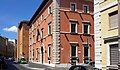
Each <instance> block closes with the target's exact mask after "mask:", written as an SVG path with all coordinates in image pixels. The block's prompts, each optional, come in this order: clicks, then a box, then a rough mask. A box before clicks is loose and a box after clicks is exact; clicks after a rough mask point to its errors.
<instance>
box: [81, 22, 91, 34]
mask: <svg viewBox="0 0 120 70" xmlns="http://www.w3.org/2000/svg"><path fill="white" fill-rule="evenodd" d="M84 25H88V33H87V34H90V24H88V23H83V25H82V26H83V27H82V33H83V34H86V33H84Z"/></svg>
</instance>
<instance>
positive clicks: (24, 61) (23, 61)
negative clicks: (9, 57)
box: [18, 58, 27, 64]
mask: <svg viewBox="0 0 120 70" xmlns="http://www.w3.org/2000/svg"><path fill="white" fill-rule="evenodd" d="M18 63H20V64H26V63H27V61H26V59H25V58H21V59H20V60H18Z"/></svg>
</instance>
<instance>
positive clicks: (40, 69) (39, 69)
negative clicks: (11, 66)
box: [20, 64, 45, 70]
mask: <svg viewBox="0 0 120 70" xmlns="http://www.w3.org/2000/svg"><path fill="white" fill-rule="evenodd" d="M20 65H21V66H24V67H26V68H28V69H33V70H45V68H33V67H29V66H28V64H20Z"/></svg>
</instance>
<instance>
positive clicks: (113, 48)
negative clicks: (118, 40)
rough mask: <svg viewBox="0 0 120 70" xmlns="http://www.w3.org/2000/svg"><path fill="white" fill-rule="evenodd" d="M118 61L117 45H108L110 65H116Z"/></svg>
mask: <svg viewBox="0 0 120 70" xmlns="http://www.w3.org/2000/svg"><path fill="white" fill-rule="evenodd" d="M118 60H119V51H118V44H112V45H110V65H117V64H118Z"/></svg>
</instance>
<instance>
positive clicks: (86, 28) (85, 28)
mask: <svg viewBox="0 0 120 70" xmlns="http://www.w3.org/2000/svg"><path fill="white" fill-rule="evenodd" d="M83 33H84V34H89V33H90V24H88V23H83Z"/></svg>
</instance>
